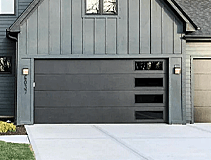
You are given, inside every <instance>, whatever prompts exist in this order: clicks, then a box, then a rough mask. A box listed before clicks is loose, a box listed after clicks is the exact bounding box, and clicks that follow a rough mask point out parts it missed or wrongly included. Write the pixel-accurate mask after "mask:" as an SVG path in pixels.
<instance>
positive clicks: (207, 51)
mask: <svg viewBox="0 0 211 160" xmlns="http://www.w3.org/2000/svg"><path fill="white" fill-rule="evenodd" d="M191 56H193V58H202V57H204V58H206V57H209V58H210V57H211V43H210V42H203V43H202V42H187V44H186V91H187V94H186V97H187V101H186V104H187V105H186V106H187V107H186V109H187V111H186V114H187V120H189V121H191V120H192V119H193V117H192V115H193V113H192V105H193V104H192V97H191V95H193V94H194V93H191V92H192V91H194V89H193V88H191V86H193V85H192V84H191V78H193V77H191V75H192V74H191Z"/></svg>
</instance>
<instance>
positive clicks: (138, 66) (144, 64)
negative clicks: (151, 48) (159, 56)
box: [135, 61, 163, 70]
mask: <svg viewBox="0 0 211 160" xmlns="http://www.w3.org/2000/svg"><path fill="white" fill-rule="evenodd" d="M135 70H163V62H162V61H136V62H135Z"/></svg>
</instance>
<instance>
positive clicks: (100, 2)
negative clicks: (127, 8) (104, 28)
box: [84, 0, 118, 16]
mask: <svg viewBox="0 0 211 160" xmlns="http://www.w3.org/2000/svg"><path fill="white" fill-rule="evenodd" d="M84 1H85V15H98V16H102V15H104V16H106V15H108V16H112V15H118V0H116V13H113V14H111V13H104V12H103V1H104V0H99V13H87V0H84Z"/></svg>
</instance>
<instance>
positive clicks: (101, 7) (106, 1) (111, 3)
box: [85, 0, 117, 15]
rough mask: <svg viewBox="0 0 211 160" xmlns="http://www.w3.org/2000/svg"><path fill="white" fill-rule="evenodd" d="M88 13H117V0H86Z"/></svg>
mask: <svg viewBox="0 0 211 160" xmlns="http://www.w3.org/2000/svg"><path fill="white" fill-rule="evenodd" d="M85 2H86V14H91V15H93V14H94V15H116V14H117V0H85Z"/></svg>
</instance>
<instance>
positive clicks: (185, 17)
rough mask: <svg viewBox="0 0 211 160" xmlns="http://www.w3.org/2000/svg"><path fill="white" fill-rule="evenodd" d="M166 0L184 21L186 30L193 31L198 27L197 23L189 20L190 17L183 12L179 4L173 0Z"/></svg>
mask: <svg viewBox="0 0 211 160" xmlns="http://www.w3.org/2000/svg"><path fill="white" fill-rule="evenodd" d="M166 1H167V2H168V4H169V5H171V7H172V8H173V9H174V10H175V11H176V12H177V14H178V15H179V16H180V17H181V18H182V19H183V21H184V22H185V29H186V30H185V31H186V32H195V31H196V30H197V29H198V27H197V25H196V24H195V23H194V22H193V21H192V20H191V18H190V17H189V16H188V15H187V14H185V12H184V11H183V10H182V9H181V7H179V5H178V4H177V3H176V2H175V1H174V0H166Z"/></svg>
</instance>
